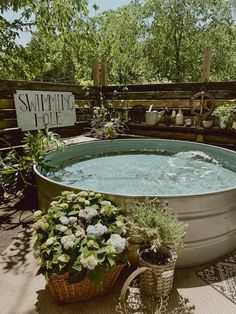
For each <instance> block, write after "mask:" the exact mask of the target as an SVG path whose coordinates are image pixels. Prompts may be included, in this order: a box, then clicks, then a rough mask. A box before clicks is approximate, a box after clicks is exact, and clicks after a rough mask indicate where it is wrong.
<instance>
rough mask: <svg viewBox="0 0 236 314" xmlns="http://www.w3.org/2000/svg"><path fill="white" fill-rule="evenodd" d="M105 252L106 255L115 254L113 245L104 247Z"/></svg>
mask: <svg viewBox="0 0 236 314" xmlns="http://www.w3.org/2000/svg"><path fill="white" fill-rule="evenodd" d="M106 252H107V254H114V253H116V249H115V248H114V246H113V245H111V244H109V245H108V246H106Z"/></svg>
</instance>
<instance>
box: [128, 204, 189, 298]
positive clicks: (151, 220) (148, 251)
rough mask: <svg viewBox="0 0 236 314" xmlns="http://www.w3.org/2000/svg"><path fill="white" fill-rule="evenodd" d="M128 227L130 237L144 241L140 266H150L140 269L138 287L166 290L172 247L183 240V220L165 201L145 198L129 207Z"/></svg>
mask: <svg viewBox="0 0 236 314" xmlns="http://www.w3.org/2000/svg"><path fill="white" fill-rule="evenodd" d="M128 230H129V234H130V235H132V237H131V238H133V237H134V239H136V240H137V239H140V240H141V241H144V243H145V246H143V247H142V248H141V249H140V250H139V266H142V267H144V268H145V269H147V268H148V269H151V271H145V272H144V273H141V275H140V277H141V288H142V289H143V290H144V292H145V293H147V294H149V295H155V296H161V295H165V294H168V293H169V292H170V291H171V289H172V282H173V275H174V267H175V262H176V258H177V255H176V252H175V249H176V248H177V247H181V246H183V244H184V242H183V237H184V235H185V231H186V224H184V223H183V222H180V221H179V220H178V219H177V218H176V216H175V215H174V214H173V213H171V211H170V208H169V207H168V205H167V203H166V202H163V201H161V200H158V199H154V200H150V199H145V200H144V201H143V202H137V203H136V204H135V205H134V206H133V207H132V208H131V215H130V217H129V218H128ZM153 274H155V276H154V275H153Z"/></svg>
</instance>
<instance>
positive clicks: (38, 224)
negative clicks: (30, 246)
mask: <svg viewBox="0 0 236 314" xmlns="http://www.w3.org/2000/svg"><path fill="white" fill-rule="evenodd" d="M48 228H49V224H48V223H47V221H45V220H44V219H40V220H38V221H37V222H35V223H34V224H33V229H34V230H36V231H37V230H39V229H42V230H44V231H45V230H47V229H48Z"/></svg>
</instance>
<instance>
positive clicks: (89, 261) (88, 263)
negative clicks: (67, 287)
mask: <svg viewBox="0 0 236 314" xmlns="http://www.w3.org/2000/svg"><path fill="white" fill-rule="evenodd" d="M80 262H81V264H82V265H83V267H84V268H88V269H90V270H93V269H94V268H95V267H96V266H97V264H98V259H97V257H96V256H95V255H94V254H91V255H89V256H87V257H84V255H83V254H82V255H81V257H80Z"/></svg>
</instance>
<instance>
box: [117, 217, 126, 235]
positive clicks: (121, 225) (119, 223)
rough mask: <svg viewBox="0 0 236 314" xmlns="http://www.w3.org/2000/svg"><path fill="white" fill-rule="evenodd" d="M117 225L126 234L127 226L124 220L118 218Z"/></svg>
mask: <svg viewBox="0 0 236 314" xmlns="http://www.w3.org/2000/svg"><path fill="white" fill-rule="evenodd" d="M116 225H117V227H118V228H120V230H121V232H122V233H124V234H126V226H125V224H124V223H123V222H122V221H120V220H117V221H116Z"/></svg>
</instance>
